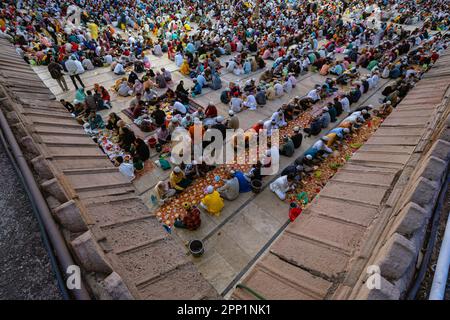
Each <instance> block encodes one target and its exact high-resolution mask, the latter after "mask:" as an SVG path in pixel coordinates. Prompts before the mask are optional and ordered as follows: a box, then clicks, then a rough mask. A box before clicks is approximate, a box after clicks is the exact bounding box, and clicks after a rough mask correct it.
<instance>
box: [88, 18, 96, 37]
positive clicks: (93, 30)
mask: <svg viewBox="0 0 450 320" xmlns="http://www.w3.org/2000/svg"><path fill="white" fill-rule="evenodd" d="M88 27H89V31H90V32H91V37H92V39H94V40H97V39H98V26H97V25H96V24H95V23H92V22H91V23H88Z"/></svg>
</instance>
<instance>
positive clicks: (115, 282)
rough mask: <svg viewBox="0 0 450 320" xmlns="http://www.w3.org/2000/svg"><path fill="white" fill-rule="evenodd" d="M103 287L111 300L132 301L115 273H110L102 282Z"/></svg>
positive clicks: (129, 293)
mask: <svg viewBox="0 0 450 320" xmlns="http://www.w3.org/2000/svg"><path fill="white" fill-rule="evenodd" d="M103 286H104V287H105V290H106V291H107V292H108V294H109V295H110V296H111V299H113V300H134V297H133V295H132V294H131V292H130V290H128V287H127V286H126V285H125V283H124V282H123V280H122V278H121V277H120V276H119V274H117V273H116V272H113V273H111V274H110V275H109V276H107V277H106V278H105V280H103Z"/></svg>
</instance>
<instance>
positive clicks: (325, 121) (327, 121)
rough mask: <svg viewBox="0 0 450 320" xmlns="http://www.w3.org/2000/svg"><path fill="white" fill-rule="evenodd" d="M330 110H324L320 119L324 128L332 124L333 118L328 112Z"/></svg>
mask: <svg viewBox="0 0 450 320" xmlns="http://www.w3.org/2000/svg"><path fill="white" fill-rule="evenodd" d="M328 111H329V109H328V108H327V107H325V108H323V109H322V116H321V117H320V121H321V123H322V128H327V127H328V126H329V125H330V122H331V116H330V113H329V112H328Z"/></svg>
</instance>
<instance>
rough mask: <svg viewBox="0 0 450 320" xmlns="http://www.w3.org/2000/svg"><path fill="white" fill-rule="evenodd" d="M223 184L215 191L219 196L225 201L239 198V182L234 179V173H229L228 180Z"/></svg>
mask: <svg viewBox="0 0 450 320" xmlns="http://www.w3.org/2000/svg"><path fill="white" fill-rule="evenodd" d="M224 182H225V184H224V185H223V186H222V187H220V188H219V189H217V191H219V193H220V195H221V196H222V197H223V198H224V199H226V200H230V201H232V200H234V199H236V198H237V197H238V196H239V180H238V178H236V177H235V172H234V171H233V170H231V171H230V172H229V179H225V180H224Z"/></svg>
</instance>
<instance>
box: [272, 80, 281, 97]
mask: <svg viewBox="0 0 450 320" xmlns="http://www.w3.org/2000/svg"><path fill="white" fill-rule="evenodd" d="M273 88H274V89H275V96H276V97H281V96H282V95H283V94H284V89H283V85H281V84H280V83H279V82H276V83H275V85H274V86H273Z"/></svg>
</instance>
